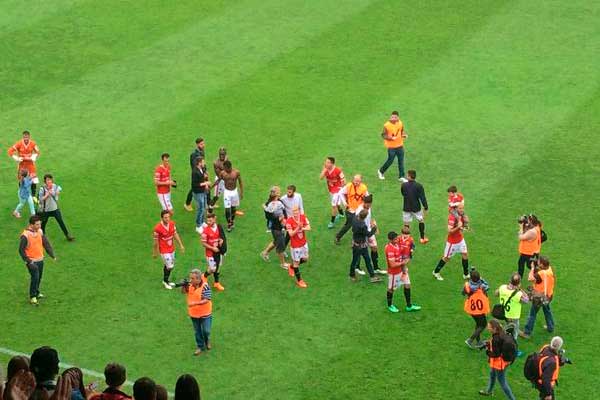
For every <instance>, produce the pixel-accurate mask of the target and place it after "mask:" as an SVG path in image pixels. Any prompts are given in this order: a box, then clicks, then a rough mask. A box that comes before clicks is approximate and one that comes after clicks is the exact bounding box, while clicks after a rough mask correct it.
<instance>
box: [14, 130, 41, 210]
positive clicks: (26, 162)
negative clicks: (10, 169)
mask: <svg viewBox="0 0 600 400" xmlns="http://www.w3.org/2000/svg"><path fill="white" fill-rule="evenodd" d="M8 156H9V157H12V158H13V160H15V161H16V162H18V163H19V164H18V166H17V180H19V179H20V173H21V171H22V170H24V169H25V170H27V171H28V172H29V177H30V178H31V197H33V201H34V202H35V203H37V201H38V200H37V193H36V189H37V184H38V183H40V180H39V179H38V177H37V173H36V172H37V171H36V168H35V162H36V161H37V158H38V157H39V156H40V149H39V148H38V146H37V144H36V143H35V142H34V141H33V140H31V134H30V133H29V131H23V139H21V140H19V141H18V142H17V143H15V144H14V145H12V146H11V147H10V148H9V149H8Z"/></svg>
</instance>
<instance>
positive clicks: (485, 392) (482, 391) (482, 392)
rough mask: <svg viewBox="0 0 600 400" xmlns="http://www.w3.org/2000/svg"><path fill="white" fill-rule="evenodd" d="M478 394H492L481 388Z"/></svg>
mask: <svg viewBox="0 0 600 400" xmlns="http://www.w3.org/2000/svg"><path fill="white" fill-rule="evenodd" d="M479 394H480V395H482V396H491V395H492V392H488V391H487V390H483V389H481V390H480V391H479Z"/></svg>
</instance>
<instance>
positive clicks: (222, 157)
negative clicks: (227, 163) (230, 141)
mask: <svg viewBox="0 0 600 400" xmlns="http://www.w3.org/2000/svg"><path fill="white" fill-rule="evenodd" d="M225 157H227V149H226V148H225V147H219V159H220V160H221V161H223V160H225Z"/></svg>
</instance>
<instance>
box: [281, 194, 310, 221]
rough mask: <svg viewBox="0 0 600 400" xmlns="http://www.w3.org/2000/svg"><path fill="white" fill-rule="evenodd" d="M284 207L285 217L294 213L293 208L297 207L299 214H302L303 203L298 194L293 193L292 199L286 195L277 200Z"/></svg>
mask: <svg viewBox="0 0 600 400" xmlns="http://www.w3.org/2000/svg"><path fill="white" fill-rule="evenodd" d="M279 200H280V201H281V202H282V203H283V205H284V206H285V212H286V213H287V215H290V216H291V215H292V214H293V213H294V207H298V210H299V211H300V214H304V203H303V202H302V195H301V194H300V193H294V195H293V196H292V197H288V196H287V194H286V195H285V196H282V197H281V198H280V199H279Z"/></svg>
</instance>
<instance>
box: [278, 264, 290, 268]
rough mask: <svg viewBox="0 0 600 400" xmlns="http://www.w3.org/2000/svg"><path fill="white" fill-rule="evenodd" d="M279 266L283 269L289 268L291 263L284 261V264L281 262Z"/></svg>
mask: <svg viewBox="0 0 600 400" xmlns="http://www.w3.org/2000/svg"><path fill="white" fill-rule="evenodd" d="M279 266H280V267H281V268H283V269H289V268H290V264H288V263H283V264H280V265H279Z"/></svg>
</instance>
